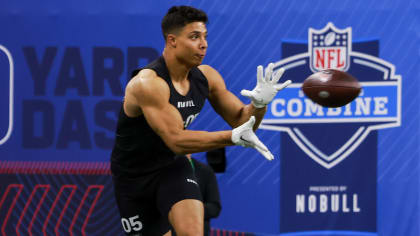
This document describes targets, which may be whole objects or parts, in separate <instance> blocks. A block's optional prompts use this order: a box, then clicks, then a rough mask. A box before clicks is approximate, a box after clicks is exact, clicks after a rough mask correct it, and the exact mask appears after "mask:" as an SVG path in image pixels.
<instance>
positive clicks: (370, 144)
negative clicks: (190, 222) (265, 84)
mask: <svg viewBox="0 0 420 236" xmlns="http://www.w3.org/2000/svg"><path fill="white" fill-rule="evenodd" d="M180 4H183V5H192V6H195V7H198V8H200V9H203V10H204V11H206V12H207V13H208V15H209V19H210V23H209V24H208V32H209V36H208V41H209V49H208V54H207V56H206V58H205V60H204V63H205V64H210V65H211V66H213V67H214V68H216V69H217V70H218V71H219V72H220V73H221V75H222V76H223V77H224V79H225V81H226V85H227V87H228V88H229V89H230V90H231V91H232V92H233V93H234V94H237V95H238V96H239V97H240V95H239V91H240V90H242V89H252V88H253V87H254V85H255V81H256V78H255V75H256V67H257V66H258V65H260V64H261V65H264V66H266V65H267V64H268V63H269V62H275V63H276V69H278V68H280V67H281V66H285V67H286V68H287V71H286V73H285V76H284V77H287V79H292V80H293V82H294V83H293V84H292V85H291V86H290V87H289V88H288V89H286V90H285V91H282V92H281V93H279V95H278V96H277V97H276V100H275V101H276V102H275V104H274V105H273V106H270V107H269V111H268V112H267V115H266V120H265V121H264V122H263V124H264V125H263V127H261V129H260V130H259V131H258V132H257V134H258V136H259V137H261V140H262V141H263V142H264V143H265V144H266V145H267V146H268V147H269V148H270V150H271V151H272V152H273V154H274V155H275V160H274V161H272V162H268V161H266V160H265V159H264V158H263V157H262V156H261V155H259V154H258V153H257V152H256V151H255V150H252V149H244V148H242V147H229V148H227V152H226V154H227V170H226V173H223V174H218V175H217V178H218V182H219V187H220V192H221V198H222V204H223V210H222V213H221V215H220V216H219V217H218V218H217V219H215V220H213V221H212V227H214V228H218V229H226V230H230V231H232V232H233V231H235V232H236V231H238V232H239V231H240V232H250V233H254V234H257V235H280V234H281V235H381V236H382V235H384V236H385V235H387V236H388V235H389V236H395V235H405V236H408V235H412V236H417V235H420V229H419V225H420V224H419V222H420V217H419V212H420V211H419V189H420V185H419V180H420V179H419V177H420V176H419V156H420V154H419V146H420V142H419V132H420V130H419V114H420V112H419V106H418V104H417V102H418V101H419V93H418V89H419V79H420V77H419V74H420V69H419V68H420V2H419V1H415V0H409V1H395V0H384V1H375V0H365V1H361V0H344V1H340V2H337V1H327V0H316V1H310V0H296V1H283V0H281V1H277V0H264V1H257V0H246V1H220V0H213V1H162V0H158V1H156V0H153V1H151V0H147V1H132V0H122V1H79V0H74V1H67V2H57V1H49V0H48V1H42V2H36V1H25V0H18V1H7V0H6V1H3V2H1V4H0V5H1V7H0V29H1V32H2V33H1V34H0V83H1V84H0V96H1V100H0V111H1V112H0V161H1V163H0V169H1V178H2V180H1V182H2V187H1V189H0V190H1V191H2V192H0V227H1V230H2V232H3V233H7V235H13V234H14V233H16V234H20V233H22V234H26V233H33V234H34V235H42V234H41V233H42V232H44V235H51V234H53V232H74V233H75V234H76V235H77V234H79V233H80V234H85V233H86V234H87V235H96V234H97V233H98V232H101V231H98V227H99V226H98V225H100V224H101V222H113V223H115V224H109V225H108V226H107V227H106V229H104V228H102V229H101V230H103V231H102V232H104V233H108V234H109V235H117V234H120V233H121V232H122V231H121V226H120V222H119V218H118V213H117V211H116V208H115V204H114V202H113V201H114V200H113V197H112V186H111V184H110V178H109V172H108V171H107V170H108V166H107V165H108V160H109V157H110V149H111V148H112V145H113V131H114V129H115V124H116V118H117V112H118V109H119V105H120V101H121V99H122V96H123V91H124V88H125V85H126V83H127V80H128V76H129V74H130V72H131V70H132V69H134V68H137V67H139V66H142V65H145V64H146V63H148V62H149V61H151V60H153V59H155V58H156V57H157V56H159V55H160V53H161V51H162V49H163V46H164V40H163V37H162V35H161V31H160V20H161V18H162V16H163V15H164V14H165V13H166V11H167V9H168V8H169V7H170V6H172V5H180ZM329 23H330V24H329ZM331 25H332V26H331ZM311 32H312V33H313V34H311ZM343 32H344V33H343ZM328 33H331V34H330V36H331V35H334V37H335V41H334V42H335V43H336V44H331V42H329V41H327V40H324V37H325V38H326V37H327V34H328ZM314 35H317V36H316V37H314ZM343 35H346V36H343ZM317 37H319V38H317ZM328 37H329V36H328ZM340 40H341V41H340ZM337 42H338V43H337ZM322 50H324V52H323V51H322ZM328 50H330V51H328ZM316 53H318V54H316ZM323 53H324V54H323ZM317 55H318V57H317ZM316 60H318V62H319V63H320V64H321V66H320V65H319V63H318V67H317V66H316V65H315V64H313V63H316V62H317V61H316ZM328 61H330V62H331V63H332V65H340V63H345V65H346V66H345V70H347V71H348V72H350V73H352V74H354V75H355V76H356V77H357V78H358V79H359V80H360V82H362V86H363V88H364V89H363V91H364V92H363V94H362V95H361V96H360V97H359V98H358V99H359V100H356V101H355V102H353V103H352V105H349V107H348V108H347V109H348V112H349V113H345V111H346V110H345V109H346V108H343V109H342V110H341V111H340V112H341V113H337V114H338V115H334V114H336V113H334V112H338V111H337V110H327V109H324V110H319V108H317V107H312V104H310V103H309V101H308V100H305V97H303V95H302V94H301V92H299V88H300V85H301V83H302V82H303V80H304V79H305V78H306V77H307V76H308V75H309V74H311V73H312V72H314V71H316V70H318V69H322V68H321V67H322V63H324V67H328V66H327V62H328ZM334 63H335V64H334ZM240 99H241V100H243V101H244V102H248V101H247V100H246V99H245V98H243V97H240ZM300 109H301V110H300ZM311 109H312V110H311ZM282 112H284V113H282ZM305 112H307V113H305ZM319 112H321V113H319ZM308 119H309V121H308ZM192 129H200V130H208V131H214V130H221V129H229V127H228V126H227V125H226V124H225V123H224V122H223V120H222V119H221V118H220V117H218V116H217V115H216V113H215V112H214V111H213V110H212V109H211V106H209V104H206V106H205V107H204V109H203V111H202V112H201V114H200V115H199V116H198V118H197V119H196V120H195V122H194V123H193V124H192ZM195 157H196V158H198V159H200V160H204V154H195ZM60 163H61V165H60ZM63 163H64V164H63ZM71 165H73V166H71ZM69 166H70V167H69ZM86 166H88V167H86ZM34 168H35V169H37V170H39V171H38V172H36V171H34ZM67 169H68V170H67ZM85 169H86V171H83V170H85ZM43 170H45V171H44V172H43ZM80 170H82V171H80ZM95 170H104V171H102V172H101V171H99V172H98V171H97V172H95ZM31 171H32V172H31ZM52 171H57V173H55V174H52ZM66 171H67V172H66ZM78 171H79V172H78ZM89 171H92V172H89ZM91 175H94V177H92V176H91ZM57 176H58V177H57ZM95 176H96V177H95ZM75 186H77V187H75ZM72 189H77V191H76V190H75V192H74V196H78V198H76V197H74V198H72V196H73V195H72V192H71V191H67V190H72ZM66 191H67V192H69V194H70V195H67V196H69V197H68V198H65V199H61V198H60V197H61V196H62V194H61V193H63V192H66ZM33 199H38V203H39V204H35V203H33V204H32V203H31V204H29V203H27V202H28V201H27V200H31V201H32V200H33ZM57 199H61V200H57ZM66 199H76V200H74V201H76V202H77V203H74V204H73V205H74V206H73V208H72V204H66ZM95 199H96V200H95ZM55 200H57V201H55ZM31 201H29V202H31ZM79 202H80V204H79ZM86 202H88V203H89V204H88V203H86ZM54 203H56V204H54ZM85 203H86V204H85ZM334 204H337V206H335V205H334ZM6 206H9V207H6ZM56 206H57V207H58V206H60V207H61V208H62V209H64V210H62V211H61V212H60V211H58V210H57V209H58V208H54V207H56ZM67 206H68V207H69V209H70V208H71V209H72V210H67V211H66V210H65V209H66V208H67ZM89 206H90V207H89ZM337 207H338V208H337ZM53 208H54V209H53ZM61 208H60V209H61ZM105 209H110V210H107V211H105ZM346 209H348V211H347V210H346ZM56 211H57V212H56ZM104 212H108V213H107V214H105V213H104ZM109 212H112V213H109ZM28 213H30V214H28ZM61 213H62V217H63V218H62V219H63V220H61V221H54V222H55V223H54V222H52V220H50V218H49V217H48V215H49V214H51V215H54V214H55V215H56V218H59V217H60V215H61ZM82 215H83V217H82ZM101 216H102V217H101ZM78 217H79V218H80V217H82V219H79V218H78ZM51 219H52V218H51ZM66 219H67V220H66ZM60 224H61V225H60ZM63 225H64V226H63ZM35 226H39V227H35ZM55 226H57V227H55ZM41 229H44V231H42V230H41ZM68 229H71V230H70V231H69V230H68ZM54 230H55V231H54ZM77 230H78V231H77ZM46 232H49V233H46ZM37 233H38V234H37Z"/></svg>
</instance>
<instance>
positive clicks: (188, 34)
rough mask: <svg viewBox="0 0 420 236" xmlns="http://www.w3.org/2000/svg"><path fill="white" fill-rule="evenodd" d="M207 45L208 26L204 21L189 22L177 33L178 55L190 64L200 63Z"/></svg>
mask: <svg viewBox="0 0 420 236" xmlns="http://www.w3.org/2000/svg"><path fill="white" fill-rule="evenodd" d="M207 46H208V45H207V28H206V25H205V24H204V23H203V22H192V23H189V24H187V25H186V26H184V28H182V29H181V30H180V32H179V33H178V34H177V35H176V48H175V50H176V56H177V58H178V59H179V60H181V61H182V62H184V63H186V64H188V65H191V66H198V65H200V64H201V62H202V61H203V59H204V56H205V55H206V51H207Z"/></svg>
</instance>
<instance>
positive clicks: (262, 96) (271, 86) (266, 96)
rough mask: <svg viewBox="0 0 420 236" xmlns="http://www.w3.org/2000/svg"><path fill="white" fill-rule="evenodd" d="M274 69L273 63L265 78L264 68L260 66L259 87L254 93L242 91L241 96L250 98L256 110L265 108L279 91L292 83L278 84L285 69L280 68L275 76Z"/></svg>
mask: <svg viewBox="0 0 420 236" xmlns="http://www.w3.org/2000/svg"><path fill="white" fill-rule="evenodd" d="M273 67H274V64H273V63H270V64H268V67H267V69H266V71H265V76H264V75H263V67H262V66H261V65H259V66H258V67H257V86H255V88H254V89H253V90H252V91H249V90H245V89H244V90H242V91H241V95H242V96H245V97H248V98H250V99H251V101H252V104H253V105H254V106H255V107H256V108H263V107H265V106H266V105H267V104H268V103H270V102H271V100H273V98H274V97H275V96H276V94H277V92H278V91H280V90H282V89H284V88H285V87H287V86H288V85H289V84H291V83H292V81H291V80H287V81H286V82H284V83H282V84H277V82H278V81H279V80H280V78H281V76H282V75H283V73H284V69H283V68H280V69H279V70H278V71H277V72H276V73H274V74H273Z"/></svg>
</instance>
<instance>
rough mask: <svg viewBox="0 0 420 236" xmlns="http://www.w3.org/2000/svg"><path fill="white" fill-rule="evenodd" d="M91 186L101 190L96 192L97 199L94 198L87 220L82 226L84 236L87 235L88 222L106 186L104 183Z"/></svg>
mask: <svg viewBox="0 0 420 236" xmlns="http://www.w3.org/2000/svg"><path fill="white" fill-rule="evenodd" d="M89 188H98V189H99V190H98V192H97V193H96V196H95V199H94V200H93V202H92V204H91V205H90V209H89V212H88V214H87V216H86V218H85V221H84V222H83V226H82V234H83V236H85V235H86V233H85V229H86V225H87V223H88V221H89V217H90V215H91V214H92V212H93V209H94V208H95V205H96V202H97V201H98V199H99V196H101V193H102V190H103V189H104V186H103V185H92V186H89ZM88 190H89V189H88Z"/></svg>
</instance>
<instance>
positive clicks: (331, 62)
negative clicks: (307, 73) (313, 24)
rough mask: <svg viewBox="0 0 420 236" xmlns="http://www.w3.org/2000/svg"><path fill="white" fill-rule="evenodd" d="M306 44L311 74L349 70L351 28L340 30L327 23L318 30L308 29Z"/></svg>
mask: <svg viewBox="0 0 420 236" xmlns="http://www.w3.org/2000/svg"><path fill="white" fill-rule="evenodd" d="M308 44H309V45H308V50H309V51H308V52H309V55H311V56H310V60H311V61H310V67H311V70H312V72H318V71H321V70H325V69H337V70H342V71H347V70H348V69H349V65H350V61H349V60H350V59H349V58H350V52H351V27H348V28H346V29H344V30H340V29H337V28H336V27H335V26H334V25H333V23H331V22H329V23H328V24H327V25H326V26H325V27H324V28H323V29H320V30H315V29H312V28H309V35H308Z"/></svg>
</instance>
